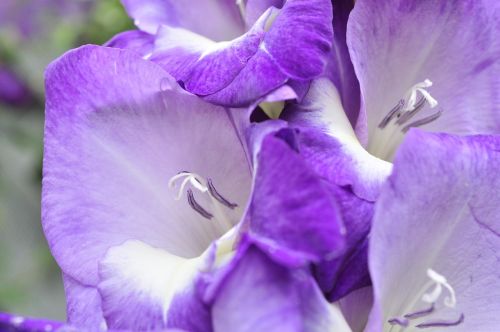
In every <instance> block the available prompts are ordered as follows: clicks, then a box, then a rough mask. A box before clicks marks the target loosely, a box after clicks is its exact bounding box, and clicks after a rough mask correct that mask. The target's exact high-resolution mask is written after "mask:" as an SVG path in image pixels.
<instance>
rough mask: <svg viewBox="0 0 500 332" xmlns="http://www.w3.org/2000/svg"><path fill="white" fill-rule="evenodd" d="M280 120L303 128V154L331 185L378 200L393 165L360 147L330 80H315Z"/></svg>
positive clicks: (366, 198) (362, 196) (360, 196)
mask: <svg viewBox="0 0 500 332" xmlns="http://www.w3.org/2000/svg"><path fill="white" fill-rule="evenodd" d="M281 118H282V119H284V120H287V121H288V122H289V123H290V124H291V125H292V126H295V127H297V128H301V133H302V135H301V137H302V140H301V145H302V146H303V149H302V154H303V155H304V156H305V158H306V159H307V160H310V165H311V167H312V168H314V169H315V170H316V171H317V172H318V173H319V174H321V175H322V176H324V177H326V178H327V179H328V180H330V182H331V183H334V184H336V185H340V186H347V187H350V188H351V189H352V191H353V192H354V193H355V194H356V195H357V196H358V197H359V198H361V199H364V200H368V201H375V200H376V198H377V196H378V194H379V192H380V187H381V185H382V184H383V183H384V181H385V179H386V178H387V176H388V175H389V174H390V171H391V167H392V165H391V164H390V163H388V162H386V161H384V160H381V159H379V158H376V157H374V156H372V155H371V154H369V153H368V152H367V151H366V150H365V149H364V148H363V147H362V146H361V144H360V143H359V141H358V140H357V138H356V134H355V133H354V131H353V129H352V127H351V126H350V124H349V120H348V119H347V117H346V114H345V112H344V109H343V107H342V103H341V100H340V96H339V94H338V91H337V89H336V88H335V86H334V85H333V84H332V82H331V81H329V80H328V79H326V78H321V79H317V80H314V81H313V82H312V84H311V87H310V89H309V91H308V93H307V95H306V96H305V98H304V100H303V101H302V102H301V103H300V104H297V105H295V106H293V107H289V108H287V109H286V110H285V112H284V113H283V114H282V117H281Z"/></svg>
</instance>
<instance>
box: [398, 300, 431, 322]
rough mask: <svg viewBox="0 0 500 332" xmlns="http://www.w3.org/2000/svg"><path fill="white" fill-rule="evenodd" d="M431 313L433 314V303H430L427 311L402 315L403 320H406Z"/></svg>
mask: <svg viewBox="0 0 500 332" xmlns="http://www.w3.org/2000/svg"><path fill="white" fill-rule="evenodd" d="M432 312H434V303H432V304H431V306H430V307H429V308H427V309H424V310H420V311H415V312H412V313H409V314H406V315H404V318H408V319H415V318H420V317H424V316H427V315H429V314H431V313H432Z"/></svg>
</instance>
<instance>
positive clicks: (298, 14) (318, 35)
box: [263, 0, 333, 80]
mask: <svg viewBox="0 0 500 332" xmlns="http://www.w3.org/2000/svg"><path fill="white" fill-rule="evenodd" d="M332 40H333V28H332V4H331V1H326V0H288V1H287V2H286V3H285V6H283V9H282V10H281V11H280V13H279V14H278V16H277V17H276V19H275V21H274V22H273V25H272V26H271V29H270V30H269V32H268V33H267V34H266V37H265V40H264V45H263V48H265V50H266V51H267V52H269V54H270V55H271V56H272V58H273V59H274V60H275V61H276V63H277V64H278V65H279V67H280V68H281V69H282V70H283V72H284V73H286V74H287V75H289V76H290V77H292V78H297V79H302V80H304V79H312V78H314V77H316V76H318V75H320V74H321V73H322V72H323V70H324V68H325V65H326V61H327V56H328V54H329V52H330V49H331V46H332Z"/></svg>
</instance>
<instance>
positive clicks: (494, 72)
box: [347, 0, 500, 150]
mask: <svg viewBox="0 0 500 332" xmlns="http://www.w3.org/2000/svg"><path fill="white" fill-rule="evenodd" d="M499 4H500V3H499V2H498V1H491V0H478V1H476V0H466V1H420V0H410V1H408V0H393V1H382V2H381V1H371V0H359V1H356V6H355V8H354V10H353V11H352V13H351V15H350V17H349V23H348V33H347V42H348V45H349V50H350V54H351V58H352V61H353V64H354V68H355V70H356V74H357V77H358V79H359V82H360V85H361V93H362V102H363V109H364V110H365V111H366V114H365V116H366V117H367V121H368V129H369V136H370V137H369V141H370V146H369V147H370V148H371V149H373V150H375V149H376V146H377V145H381V144H387V142H384V141H383V138H382V137H381V136H380V135H381V133H380V131H381V130H379V129H377V126H378V125H379V123H380V122H381V121H382V119H383V118H384V117H385V116H386V115H387V114H388V112H389V111H390V110H391V109H392V108H393V107H394V106H395V105H396V104H397V103H398V101H399V100H400V99H401V98H403V97H404V96H405V94H406V93H407V92H408V90H409V88H410V87H412V86H413V85H414V84H416V83H419V82H423V81H424V80H426V79H429V80H430V81H432V82H433V85H432V87H430V88H429V89H428V92H429V93H430V94H431V95H432V97H434V98H435V99H436V100H437V101H438V103H439V104H438V106H437V108H436V109H433V110H431V109H430V108H429V107H428V106H425V107H424V109H423V110H422V111H420V112H419V115H418V116H416V118H415V120H417V119H418V118H425V117H427V116H428V115H431V114H434V113H435V112H436V110H441V111H442V114H441V116H440V117H439V118H438V119H437V120H435V121H433V122H431V123H429V124H426V125H424V126H423V128H424V129H425V130H429V131H435V132H447V133H455V134H488V133H499V132H500V116H499V114H500V94H499V93H498V91H500V75H499V72H500V61H499V59H500V58H499V56H498V55H499V54H500V41H499V39H498V34H499V33H500V23H499V22H500V6H499ZM361 120H362V121H363V120H366V119H365V118H364V117H363V116H362V117H361Z"/></svg>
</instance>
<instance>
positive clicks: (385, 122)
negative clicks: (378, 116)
mask: <svg viewBox="0 0 500 332" xmlns="http://www.w3.org/2000/svg"><path fill="white" fill-rule="evenodd" d="M404 104H405V101H404V99H401V100H400V101H399V102H398V103H397V104H396V106H394V107H393V108H392V109H391V110H390V111H389V113H387V115H386V116H385V117H384V118H383V119H382V121H381V122H380V123H379V125H378V127H379V128H380V129H384V128H385V127H386V126H387V125H388V124H389V122H391V120H392V119H393V118H394V116H395V115H396V114H397V113H398V112H400V111H401V109H402V108H403V106H404Z"/></svg>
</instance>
